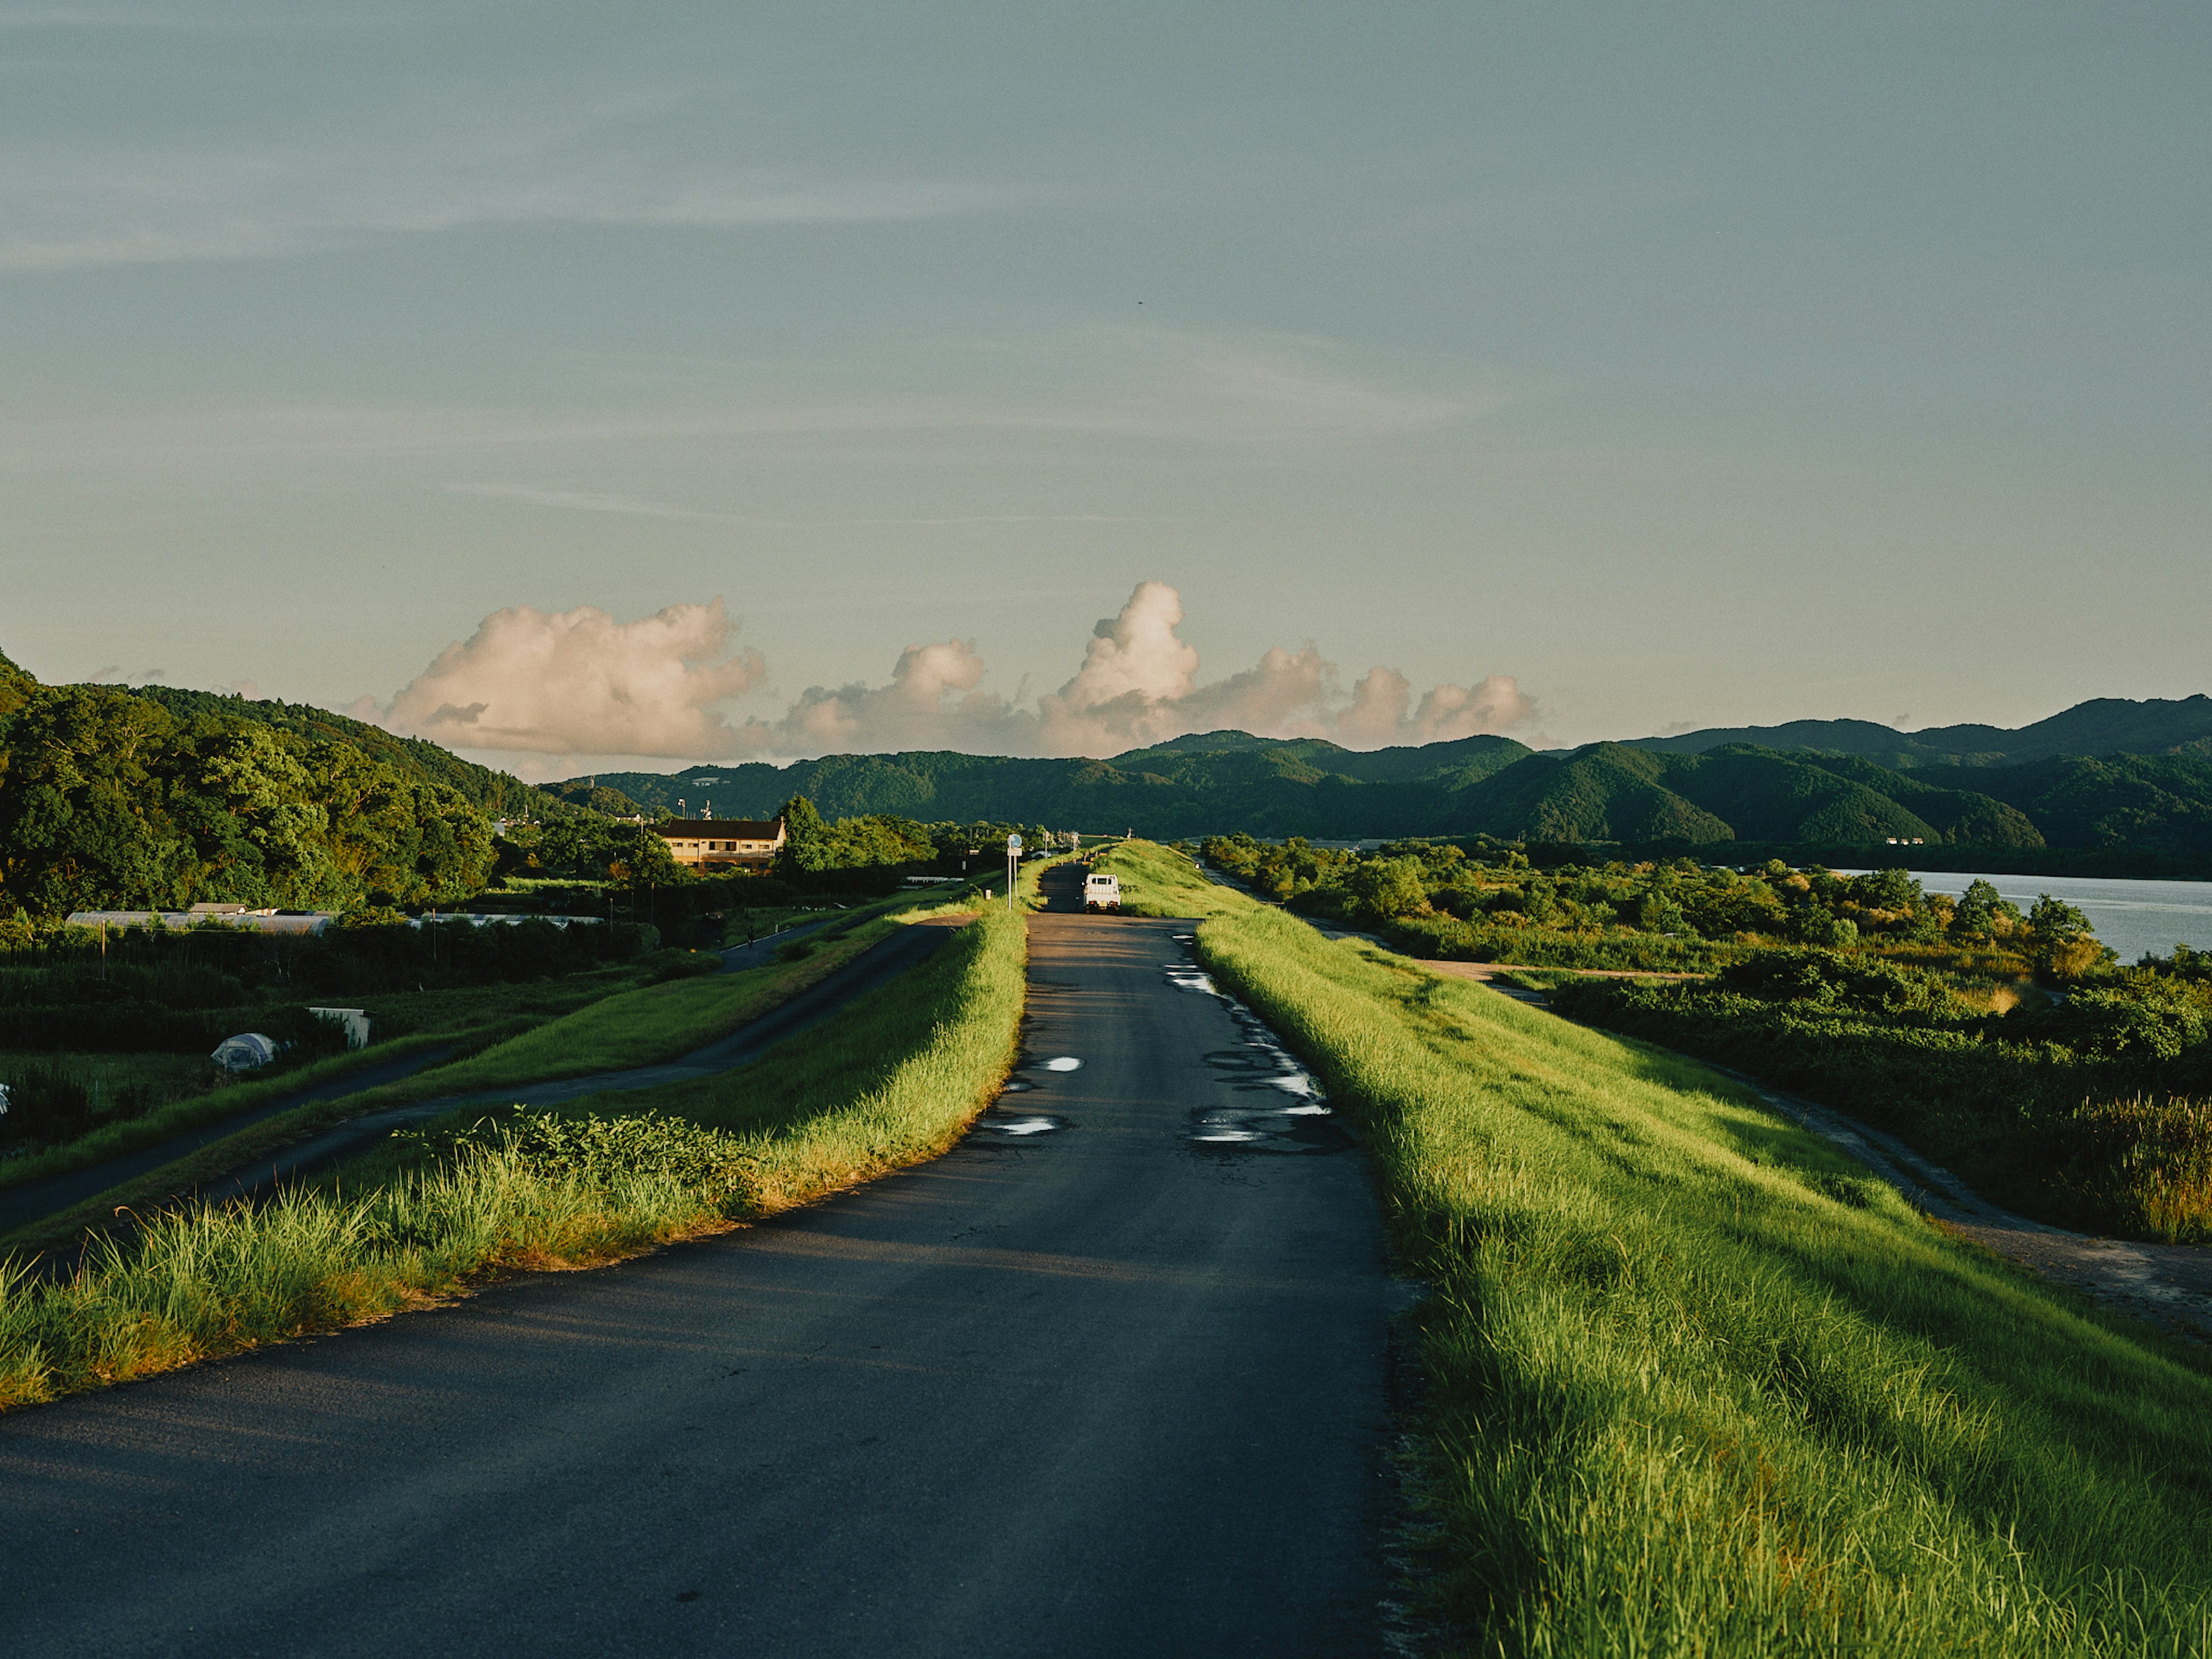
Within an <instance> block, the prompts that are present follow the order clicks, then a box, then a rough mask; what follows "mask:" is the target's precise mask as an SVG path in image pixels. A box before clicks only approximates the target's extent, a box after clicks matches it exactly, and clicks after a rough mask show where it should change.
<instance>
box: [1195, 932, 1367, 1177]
mask: <svg viewBox="0 0 2212 1659" xmlns="http://www.w3.org/2000/svg"><path fill="white" fill-rule="evenodd" d="M1188 937H1189V936H1188V934H1177V935H1176V938H1177V939H1183V940H1188ZM1161 966H1162V968H1163V969H1164V971H1165V972H1166V974H1167V976H1168V982H1169V983H1170V984H1171V985H1173V986H1175V987H1176V989H1178V990H1183V991H1192V992H1198V993H1201V994H1205V995H1206V996H1210V997H1215V998H1218V999H1219V1000H1220V1002H1221V1004H1222V1006H1224V1007H1225V1008H1226V1009H1227V1010H1228V1011H1229V1017H1230V1018H1231V1019H1233V1020H1235V1021H1236V1022H1237V1035H1238V1036H1240V1037H1241V1038H1242V1039H1243V1041H1242V1042H1240V1043H1239V1044H1238V1045H1237V1047H1236V1048H1217V1049H1215V1050H1214V1051H1213V1052H1212V1054H1207V1055H1206V1056H1205V1060H1206V1066H1207V1067H1208V1068H1209V1069H1210V1070H1212V1072H1213V1073H1214V1075H1215V1078H1216V1079H1217V1081H1218V1083H1219V1085H1221V1088H1222V1090H1223V1097H1222V1098H1219V1099H1217V1100H1213V1101H1210V1102H1208V1103H1206V1104H1205V1105H1203V1106H1197V1107H1194V1108H1192V1109H1191V1114H1190V1125H1189V1127H1188V1129H1187V1130H1186V1131H1185V1132H1184V1133H1185V1137H1186V1139H1188V1141H1189V1143H1190V1146H1191V1150H1192V1151H1193V1152H1200V1153H1203V1154H1209V1155H1212V1156H1215V1157H1235V1156H1237V1155H1239V1154H1242V1153H1245V1152H1307V1153H1310V1152H1344V1151H1346V1149H1348V1148H1349V1147H1351V1146H1353V1145H1354V1144H1355V1143H1354V1142H1353V1140H1352V1137H1351V1136H1350V1135H1349V1134H1347V1133H1345V1130H1344V1127H1343V1126H1342V1125H1341V1124H1340V1123H1338V1122H1337V1121H1336V1113H1335V1110H1334V1108H1332V1107H1331V1106H1330V1105H1329V1103H1328V1092H1327V1091H1325V1090H1323V1089H1322V1086H1321V1079H1318V1078H1316V1077H1315V1076H1314V1075H1313V1074H1312V1073H1310V1072H1309V1071H1307V1070H1306V1069H1305V1067H1304V1066H1301V1065H1299V1064H1298V1062H1297V1058H1296V1056H1294V1055H1293V1054H1291V1051H1290V1050H1289V1049H1287V1048H1285V1047H1283V1045H1282V1043H1281V1042H1279V1041H1278V1040H1277V1038H1276V1036H1275V1034H1274V1033H1273V1031H1271V1030H1268V1029H1267V1024H1266V1022H1264V1021H1263V1020H1261V1018H1260V1017H1259V1016H1258V1015H1257V1014H1255V1013H1254V1012H1252V1011H1251V1010H1250V1009H1249V1008H1247V1007H1246V1006H1244V1005H1243V1003H1241V1002H1239V1001H1237V999H1236V998H1235V997H1232V996H1231V995H1230V994H1228V993H1227V992H1225V991H1224V990H1222V989H1221V988H1220V987H1218V986H1217V985H1215V984H1214V982H1213V980H1212V975H1208V974H1207V973H1206V972H1205V970H1203V969H1200V967H1199V966H1198V964H1197V963H1195V962H1193V961H1188V960H1186V961H1182V962H1170V963H1162V964H1161Z"/></svg>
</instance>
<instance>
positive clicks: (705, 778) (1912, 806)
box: [568, 732, 2212, 858]
mask: <svg viewBox="0 0 2212 1659" xmlns="http://www.w3.org/2000/svg"><path fill="white" fill-rule="evenodd" d="M1969 780H1971V781H1972V783H1973V785H1974V786H1975V787H1972V788H1960V787H1953V785H1954V783H1962V782H1966V781H1969ZM568 787H571V788H575V787H596V788H599V789H603V790H613V791H617V792H619V793H620V794H621V795H623V796H625V797H627V798H629V799H633V800H635V801H637V802H639V803H640V804H641V805H643V806H645V807H647V809H648V810H669V811H672V810H674V809H675V807H676V805H677V802H678V799H679V797H680V798H681V799H683V800H684V804H685V810H686V811H690V812H691V813H693V814H695V815H696V814H697V813H699V812H702V811H708V810H712V811H715V812H716V813H718V814H720V815H721V816H724V817H765V816H768V815H769V814H772V813H773V812H775V811H776V809H777V808H778V807H780V806H781V805H782V804H783V802H784V801H786V800H787V799H790V798H791V797H792V796H793V795H794V794H804V795H806V796H808V797H809V798H810V799H812V800H813V801H814V802H815V804H816V805H817V807H819V808H820V809H821V811H823V813H824V815H826V816H828V817H833V818H836V817H860V816H863V815H865V814H867V813H872V812H892V813H898V814H902V815H904V816H907V817H921V818H927V819H939V820H946V819H949V820H952V821H955V822H968V821H972V820H975V819H981V818H993V819H1018V820H1020V821H1023V822H1043V823H1054V824H1063V825H1067V826H1070V827H1073V828H1078V829H1086V830H1091V831H1093V832H1097V831H1104V832H1107V833H1118V832H1119V831H1120V830H1121V829H1135V830H1137V831H1138V832H1139V833H1140V834H1144V835H1147V836H1163V837H1174V836H1192V835H1203V834H1209V833H1217V832H1222V831H1225V830H1231V829H1243V830H1246V831H1248V832H1249V833H1251V834H1254V835H1260V836H1288V835H1303V836H1315V837H1317V838H1322V839H1328V840H1357V839H1370V838H1382V837H1389V836H1450V835H1473V834H1486V835H1491V836H1498V837H1500V838H1504V839H1509V840H1530V841H1547V842H1683V843H1686V844H1691V845H1711V844H1715V843H1723V842H1730V841H1745V842H1783V843H1787V842H1796V843H1805V844H1819V845H1846V844H1849V845H1859V846H1885V845H1887V844H1888V843H1889V842H1892V841H1893V840H1894V841H1897V842H1912V841H1915V840H1918V841H1923V842H1928V843H1930V844H1941V843H1947V842H1949V843H1966V844H1972V845H1977V846H1984V847H1990V848H2008V849H2015V850H2033V849H2037V848H2138V849H2141V850H2143V851H2146V852H2153V853H2157V854H2166V855H2172V856H2177V857H2182V858H2194V857H2201V856H2207V855H2212V757H2207V756H2200V755H2197V754H2192V753H2187V752H2184V753H2178V754H2173V755H2163V756H2107V757H2093V758H2072V759H2052V760H2043V761H2033V762H2026V763H2020V764H2017V765H2013V766H2007V767H1990V768H1981V769H1974V770H1972V771H1971V772H1967V773H1964V774H1962V773H1961V772H1960V771H1958V770H1949V771H1947V772H1946V773H1944V774H1942V775H1940V777H1931V776H1930V775H1929V773H1928V772H1927V771H1926V770H1925V769H1909V768H1899V767H1892V766H1884V765H1881V764H1880V763H1876V762H1874V761H1871V760H1869V759H1867V758H1865V757H1858V756H1849V755H1843V756H1838V755H1833V754H1828V753H1824V752H1821V751H1818V750H1794V751H1784V750H1776V749H1771V748H1763V747H1760V746H1758V745H1754V744H1724V745H1719V746H1716V747H1714V748H1712V749H1710V750H1705V751H1703V752H1699V753H1695V754H1670V753H1663V752H1654V751H1652V750H1650V749H1648V748H1646V747H1644V745H1641V744H1618V743H1600V744H1589V745H1588V746H1586V747H1584V748H1583V749H1579V750H1573V751H1572V752H1571V753H1568V754H1565V755H1559V754H1537V753H1535V752H1534V751H1532V750H1529V749H1528V748H1527V747H1526V746H1525V745H1523V744H1517V743H1515V742H1513V741H1512V740H1511V739H1510V738H1465V739H1462V740H1460V741H1458V742H1455V743H1448V744H1428V745H1425V746H1424V747H1421V748H1404V749H1396V750H1375V751H1368V752H1364V753H1363V752H1360V751H1355V750H1345V749H1340V748H1339V747H1338V746H1337V745H1335V744H1328V743H1323V742H1321V741H1318V740H1316V739H1312V738H1291V739H1283V740H1273V739H1268V738H1255V737H1254V736H1252V735H1251V734H1250V733H1249V732H1208V733H1205V734H1202V735H1195V736H1192V737H1186V738H1176V740H1175V741H1174V742H1172V743H1166V744H1155V745H1153V746H1152V747H1150V748H1147V749H1140V750H1131V751H1129V752H1128V753H1126V754H1121V755H1116V756H1115V757H1113V758H1112V759H1110V760H1085V759H1071V760H1025V759H1011V758H1006V757H989V756H977V755H963V754H955V753H948V752H942V751H925V752H908V753H902V754H895V755H831V756H825V757H823V758H821V759H819V760H812V761H799V762H795V763H792V764H790V765H787V766H781V767H778V766H770V765H767V764H764V763H748V764H746V765H743V766H734V767H715V766H697V767H693V768H690V769H688V770H686V771H684V772H680V773H673V774H662V773H651V772H623V773H605V774H600V775H598V776H596V777H595V778H592V779H588V780H580V781H577V782H576V783H575V784H572V785H570V786H568Z"/></svg>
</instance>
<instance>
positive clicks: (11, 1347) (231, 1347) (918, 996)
mask: <svg viewBox="0 0 2212 1659" xmlns="http://www.w3.org/2000/svg"><path fill="white" fill-rule="evenodd" d="M1029 879H1030V882H1031V884H1033V880H1034V878H1029ZM932 908H933V909H937V910H940V911H949V910H951V909H952V908H954V907H953V906H952V905H951V904H939V905H935V906H933V907H932ZM925 914H926V913H925ZM1025 960H1026V945H1025V934H1024V927H1023V923H1022V920H1021V918H1020V917H1019V916H1018V915H1010V914H1009V913H1007V912H1006V910H1005V909H1003V908H999V907H997V906H994V905H991V904H988V903H986V904H985V905H984V907H983V909H982V914H981V916H980V918H979V919H977V920H976V921H974V922H971V923H970V924H969V925H968V926H967V927H963V928H961V929H959V931H958V932H957V933H956V934H955V935H954V936H953V937H952V938H951V939H948V940H947V941H946V943H945V945H943V946H942V947H941V948H939V950H938V951H935V952H934V953H933V955H932V956H930V957H928V958H927V960H925V961H924V962H923V963H921V965H920V966H918V967H917V968H915V969H914V970H912V971H911V972H909V973H908V974H906V975H902V976H901V978H900V979H899V980H897V981H895V982H894V983H892V984H891V985H889V986H886V987H884V988H883V989H881V990H878V991H877V992H875V993H873V994H871V995H869V996H867V997H864V998H862V999H860V1000H857V1001H855V1002H854V1004H853V1005H852V1006H850V1007H848V1008H847V1009H845V1010H843V1011H842V1012H840V1013H839V1014H837V1015H836V1016H834V1017H833V1018H830V1019H829V1020H828V1021H825V1022H824V1023H823V1024H821V1025H819V1026H817V1027H816V1028H814V1029H813V1030H811V1031H810V1032H808V1033H807V1034H806V1036H805V1040H804V1041H802V1042H792V1043H785V1044H781V1045H779V1046H778V1047H777V1048H775V1049H772V1050H771V1051H770V1052H769V1054H767V1055H765V1056H763V1059H762V1060H759V1061H758V1062H757V1063H756V1064H755V1065H753V1066H749V1067H747V1068H745V1069H744V1070H743V1071H741V1072H736V1073H729V1074H727V1075H725V1076H722V1077H718V1078H714V1079H708V1080H705V1081H702V1082H700V1083H696V1084H689V1085H680V1086H678V1087H675V1088H669V1089H661V1090H655V1091H643V1092H641V1093H637V1094H630V1095H623V1096H599V1097H594V1098H593V1099H592V1100H589V1101H585V1102H580V1103H577V1104H576V1105H574V1106H573V1107H571V1108H568V1109H562V1110H561V1111H558V1112H554V1113H545V1114H537V1115H525V1116H520V1117H513V1116H509V1117H507V1118H505V1119H504V1121H500V1120H498V1119H496V1118H495V1119H492V1120H488V1121H482V1122H479V1123H477V1124H475V1125H474V1127H471V1118H472V1117H473V1116H474V1115H466V1116H465V1115H458V1114H457V1115H455V1117H454V1118H453V1120H452V1121H449V1122H448V1124H447V1125H446V1126H444V1130H443V1133H441V1132H440V1128H439V1126H433V1127H432V1129H431V1130H429V1131H428V1132H426V1133H423V1134H422V1135H420V1136H416V1137H410V1138H409V1139H407V1140H406V1141H404V1142H403V1143H401V1144H399V1145H398V1146H392V1147H389V1148H386V1149H385V1150H382V1151H380V1152H377V1153H374V1154H372V1155H370V1156H368V1157H367V1158H363V1159H361V1160H358V1161H356V1164H354V1165H352V1166H351V1167H350V1168H349V1169H346V1170H340V1171H338V1172H337V1173H336V1175H334V1176H332V1177H331V1178H330V1179H327V1180H325V1182H320V1183H319V1184H318V1185H317V1186H315V1187H313V1188H307V1189H301V1190H297V1191H295V1192H292V1193H289V1194H286V1195H284V1196H283V1197H282V1198H280V1199H279V1200H276V1201H275V1202H272V1203H270V1204H268V1205H264V1206H249V1205H243V1204H233V1205H229V1206H223V1207H221V1208H215V1207H210V1206H192V1207H190V1208H187V1209H185V1210H181V1211H179V1212H173V1213H168V1214H163V1215H158V1216H155V1217H154V1218H151V1219H149V1221H148V1223H147V1224H146V1225H145V1226H144V1227H143V1228H142V1229H141V1230H139V1231H137V1233H136V1234H135V1235H134V1236H132V1237H128V1238H113V1237H111V1238H106V1239H102V1240H100V1241H98V1242H97V1243H95V1245H94V1249H93V1250H92V1252H91V1254H90V1256H89V1259H88V1261H87V1263H86V1265H85V1266H84V1267H82V1268H81V1269H80V1270H79V1271H78V1272H77V1273H76V1274H75V1275H74V1276H73V1277H71V1278H70V1279H66V1280H59V1281H51V1282H40V1281H36V1280H32V1279H27V1278H25V1277H22V1276H21V1275H20V1274H18V1273H13V1272H12V1271H8V1270H0V1407H7V1406H15V1405H23V1404H28V1403H32V1402H35V1401H42V1400H47V1399H52V1398H53V1397H55V1396H57V1395H62V1394H66V1393H70V1392H72V1391H75V1390H77V1389H85V1388H93V1387H99V1386H102V1385H104V1384H106V1383H116V1382H121V1381H124V1380H126V1379H128V1378H131V1377H134V1376H145V1375H148V1374H149V1373H151V1372H155V1371H159V1370H168V1369H172V1368H173V1367H175V1366H178V1365H182V1364H191V1363H192V1362H194V1361H196V1360H198V1359H202V1358H209V1357H211V1356H214V1355H217V1354H222V1353H229V1352H238V1351H240V1350H241V1349H246V1348H251V1347H254V1346H259V1345H261V1344H264V1343H267V1342H272V1341H281V1340H285V1339H287V1338H289V1337H292V1336H295V1335H298V1334H303V1333H306V1332H311V1331H317V1330H330V1329H334V1328H338V1327H341V1326H343V1325H346V1324H349V1323H355V1322H360V1321H362V1320H365V1319H373V1318H376V1317H379V1316H382V1315H385V1314H387V1313H391V1312H392V1311H395V1310H400V1309H404V1308H407V1307H410V1306H416V1305H420V1304H422V1303H424V1302H426V1301H428V1300H430V1299H433V1298H435V1297H441V1296H446V1295H450V1294H453V1293H454V1292H456V1291H460V1290H462V1289H465V1287H466V1286H467V1285H468V1284H469V1283H470V1282H471V1280H473V1279H477V1278H479V1277H481V1276H483V1275H484V1274H486V1273H496V1272H499V1271H501V1270H504V1269H508V1268H517V1267H584V1266H590V1265H593V1264H596V1263H599V1262H602V1261H611V1260H615V1259H617V1258H619V1257H621V1256H623V1255H633V1254H635V1253H636V1252H637V1251H639V1250H641V1249H648V1248H651V1247H652V1246H653V1245H654V1244H656V1243H665V1242H667V1241H669V1240H671V1239H676V1238H680V1237H686V1236H690V1235H695V1234H698V1233H702V1232H708V1231H715V1230H718V1229H720V1228H722V1227H725V1226H727V1225H730V1224H731V1223H732V1221H744V1220H746V1219H750V1218H756V1217H759V1216H763V1215H768V1214H772V1213H774V1212H776V1211H778V1210H781V1209H786V1208H788V1207H790V1206H793V1205H796V1204H801V1203H804V1202H805V1201H807V1200H810V1199H812V1198H816V1197H818V1196H820V1195H822V1194H824V1193H828V1192H830V1191H834V1190H836V1189H838V1188H843V1187H846V1186H849V1185H852V1184H854V1183H855V1182H861V1181H865V1180H867V1179H869V1178H871V1177H872V1176H877V1175H880V1174H883V1173H884V1172H885V1171H887V1170H893V1169H896V1168H900V1167H902V1166H904V1165H906V1164H914V1163H919V1162H921V1161H923V1160H924V1159H927V1158H932V1157H934V1156H936V1155H937V1154H938V1153H939V1152H943V1151H944V1150H945V1148H946V1147H947V1146H950V1145H951V1143H952V1141H953V1140H954V1139H957V1137H958V1135H959V1134H960V1133H961V1132H962V1130H963V1128H964V1127H966V1125H967V1123H968V1121H969V1119H971V1118H972V1117H973V1116H974V1115H975V1113H976V1112H978V1111H979V1110H981V1109H982V1108H983V1106H985V1105H986V1104H987V1103H988V1102H989V1101H990V1100H991V1099H992V1098H993V1097H994V1095H995V1093H996V1091H997V1090H998V1086H999V1085H1000V1082H1002V1081H1003V1080H1004V1079H1005V1076H1006V1071H1007V1069H1008V1067H1009V1066H1011V1065H1012V1061H1013V1058H1014V1054H1015V1049H1016V1045H1017V1042H1018V1025H1019V1021H1020V1017H1021V1009H1022V1000H1023V989H1024V981H1023V975H1024V963H1025Z"/></svg>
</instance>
